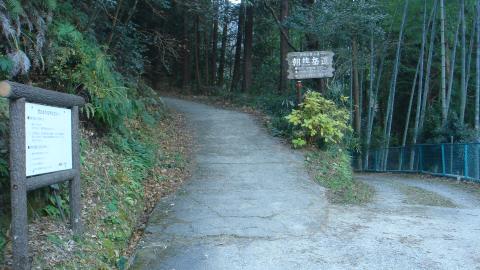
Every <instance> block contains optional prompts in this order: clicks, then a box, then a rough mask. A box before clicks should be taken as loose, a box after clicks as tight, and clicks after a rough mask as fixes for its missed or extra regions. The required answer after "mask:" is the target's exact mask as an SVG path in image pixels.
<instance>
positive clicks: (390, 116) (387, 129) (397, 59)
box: [384, 0, 408, 169]
mask: <svg viewBox="0 0 480 270" xmlns="http://www.w3.org/2000/svg"><path fill="white" fill-rule="evenodd" d="M407 13H408V0H405V6H404V8H403V18H402V24H401V26H400V33H399V35H398V44H397V53H396V56H395V65H394V67H393V73H392V80H391V85H390V94H389V97H388V104H387V117H386V123H385V132H384V135H385V140H386V143H385V157H384V169H386V168H387V161H388V148H389V147H390V134H391V131H392V121H393V111H394V106H395V94H396V89H397V77H398V71H399V69H400V54H401V49H402V42H403V31H404V29H405V22H406V20H407Z"/></svg>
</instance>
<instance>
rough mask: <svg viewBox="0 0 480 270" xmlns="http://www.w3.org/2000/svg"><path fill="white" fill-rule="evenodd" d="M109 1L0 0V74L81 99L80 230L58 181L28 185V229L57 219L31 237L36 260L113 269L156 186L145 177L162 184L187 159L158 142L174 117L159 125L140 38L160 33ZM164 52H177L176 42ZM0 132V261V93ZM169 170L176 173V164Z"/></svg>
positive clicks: (5, 213)
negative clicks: (71, 225) (72, 224)
mask: <svg viewBox="0 0 480 270" xmlns="http://www.w3.org/2000/svg"><path fill="white" fill-rule="evenodd" d="M119 3H120V4H121V1H120V2H119ZM117 4H118V3H117V1H106V2H98V1H88V3H87V1H72V0H62V1H57V0H32V1H19V0H8V1H1V0H0V19H1V22H0V23H1V28H0V31H1V34H2V36H3V37H4V38H3V39H2V40H1V41H0V80H12V81H17V82H21V83H25V84H31V85H34V86H38V87H42V88H46V89H52V90H56V91H60V92H66V93H72V94H76V95H80V96H82V97H84V98H85V100H86V105H85V106H83V107H82V108H81V113H82V114H81V121H82V126H83V127H82V130H83V133H82V141H81V149H82V169H83V170H82V181H83V194H82V196H83V198H82V199H83V202H84V203H85V208H84V213H83V218H84V220H85V221H86V222H85V223H86V234H85V237H80V238H75V239H73V238H72V237H71V236H70V235H69V231H68V230H67V229H66V228H67V227H66V226H65V222H63V220H62V219H63V218H65V217H66V219H68V215H69V209H68V194H67V192H66V186H65V185H60V187H59V188H60V189H59V190H58V191H56V195H58V196H54V193H53V192H54V191H53V190H52V189H50V188H44V189H41V190H38V191H35V192H34V194H32V196H29V203H28V204H29V222H30V223H32V225H31V226H30V229H31V230H35V229H38V228H40V227H41V226H47V227H48V226H50V225H52V224H53V223H52V222H56V223H55V226H53V225H52V228H49V227H48V228H44V227H42V228H43V229H44V230H41V231H42V232H43V231H47V232H50V233H45V234H43V233H42V234H40V236H38V237H32V238H33V239H31V240H32V241H33V247H32V250H33V251H34V252H37V253H35V256H34V258H35V260H34V264H35V265H36V266H37V267H40V268H42V269H51V268H54V267H57V268H61V269H64V268H77V266H79V265H81V266H82V267H83V268H85V269H109V268H112V267H113V268H114V267H116V268H120V269H121V268H122V267H123V265H124V264H125V260H126V259H125V258H124V257H123V256H124V255H125V252H126V251H125V250H126V247H127V245H128V242H129V239H130V237H131V236H132V232H133V231H134V229H135V225H136V223H137V222H138V219H139V217H140V216H141V215H142V214H143V213H144V211H145V210H146V209H145V202H146V201H148V202H149V203H148V205H149V207H151V204H152V201H155V198H147V197H148V196H147V195H146V194H150V193H151V192H158V190H156V189H154V188H153V189H152V188H151V190H150V191H149V192H150V193H149V192H145V190H144V189H145V187H146V186H147V185H149V187H152V185H153V186H155V185H154V184H151V183H152V182H153V183H158V185H164V184H163V181H164V180H165V179H167V178H168V177H167V174H168V172H169V170H174V171H176V170H180V171H182V170H183V168H184V166H185V164H186V163H185V162H183V161H184V159H185V157H183V156H182V155H181V154H178V153H176V150H174V149H169V150H168V151H162V144H163V143H164V142H171V140H172V139H171V138H170V137H168V136H172V135H173V134H169V132H170V130H169V129H172V126H169V125H164V126H159V125H162V123H164V121H163V122H162V119H164V117H166V113H165V111H164V110H163V104H162V102H161V100H160V98H159V97H158V96H157V94H156V93H155V91H154V90H153V89H152V88H151V87H149V86H148V85H147V83H146V76H145V73H146V69H147V68H148V66H149V64H150V61H149V60H147V58H148V57H147V53H146V52H147V50H148V49H147V47H148V46H150V47H151V46H154V47H155V48H157V47H158V43H159V42H163V40H162V39H160V38H159V33H158V32H156V31H153V32H154V33H153V34H152V33H150V32H148V31H147V30H145V29H139V28H140V27H141V26H140V25H138V24H136V23H134V22H133V20H134V17H133V15H134V14H133V12H134V10H132V11H130V10H129V11H128V12H132V13H131V14H130V13H128V14H127V15H125V16H122V18H121V23H120V22H118V23H117V22H116V21H115V20H116V19H112V17H111V16H110V14H115V10H116V6H117ZM120 4H118V5H120ZM164 4H165V2H164V1H156V2H155V3H154V6H155V7H161V8H163V7H164ZM154 6H152V7H154ZM142 7H143V6H142ZM152 7H150V8H149V10H150V12H152V10H151V8H152ZM139 8H140V4H139ZM165 8H168V6H165ZM120 41H121V42H120ZM153 53H154V54H156V53H157V52H156V51H155V50H154V51H153ZM169 53H170V54H175V51H174V49H171V50H170V51H169ZM165 59H166V57H165V55H163V58H162V60H165ZM162 60H159V61H162ZM165 61H166V60H165ZM163 64H165V63H163ZM0 136H1V140H0V220H1V222H0V268H2V267H1V265H2V264H3V263H4V260H5V259H4V256H3V255H4V254H6V255H7V256H6V260H9V254H10V249H11V239H10V237H11V235H10V233H9V230H8V228H9V224H10V214H9V194H8V191H9V180H8V179H9V178H8V103H7V102H6V101H5V100H2V101H0ZM172 138H177V139H178V136H176V135H175V136H173V137H172ZM165 168H167V169H166V171H159V170H163V169H165ZM177 176H178V179H181V177H180V173H177ZM162 192H163V191H162ZM152 196H153V195H152ZM40 224H43V225H40ZM54 228H64V230H59V229H54ZM32 235H33V236H36V235H38V234H35V233H32ZM35 244H37V246H36V245H35ZM50 247H51V250H45V249H48V248H50ZM40 251H41V252H40ZM55 251H56V252H55ZM66 251H68V252H66ZM64 253H65V254H64ZM67 253H68V254H67ZM52 254H53V255H52ZM55 254H56V255H55ZM58 254H63V256H58ZM49 255H51V256H49Z"/></svg>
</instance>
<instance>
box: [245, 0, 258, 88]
mask: <svg viewBox="0 0 480 270" xmlns="http://www.w3.org/2000/svg"><path fill="white" fill-rule="evenodd" d="M254 8H255V6H254V2H253V1H251V2H250V3H248V5H247V10H246V14H245V40H244V46H243V47H244V51H243V81H242V92H243V93H246V92H248V91H250V88H251V87H252V53H253V51H252V50H253V19H254V18H253V14H254Z"/></svg>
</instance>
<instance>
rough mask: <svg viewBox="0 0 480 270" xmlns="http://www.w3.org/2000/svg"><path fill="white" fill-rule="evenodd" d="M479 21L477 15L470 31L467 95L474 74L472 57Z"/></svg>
mask: <svg viewBox="0 0 480 270" xmlns="http://www.w3.org/2000/svg"><path fill="white" fill-rule="evenodd" d="M477 19H478V18H477V16H476V15H475V16H474V20H473V25H472V29H471V30H470V31H471V32H470V33H471V34H470V42H469V45H468V54H467V64H466V66H467V75H466V76H465V77H466V82H465V86H466V88H467V90H466V92H467V93H468V86H469V83H470V74H471V72H472V55H473V51H474V46H475V40H476V29H477Z"/></svg>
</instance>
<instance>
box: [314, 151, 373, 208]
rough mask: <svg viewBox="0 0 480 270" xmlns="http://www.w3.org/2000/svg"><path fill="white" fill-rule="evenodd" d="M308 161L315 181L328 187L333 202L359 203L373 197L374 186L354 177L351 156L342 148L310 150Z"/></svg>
mask: <svg viewBox="0 0 480 270" xmlns="http://www.w3.org/2000/svg"><path fill="white" fill-rule="evenodd" d="M306 162H307V167H308V169H309V171H310V173H311V174H312V176H313V177H314V179H315V181H317V182H318V183H319V184H320V185H322V186H324V187H326V188H327V189H328V198H329V200H330V201H331V202H333V203H341V204H358V203H366V202H369V201H370V200H371V199H372V196H373V194H374V191H373V189H372V187H370V186H368V185H367V184H365V183H363V182H361V181H357V180H355V179H354V178H353V173H352V167H351V158H350V156H349V155H348V153H346V152H345V151H343V150H342V149H340V148H338V149H335V148H332V149H329V150H325V151H310V152H308V154H307V155H306Z"/></svg>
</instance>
